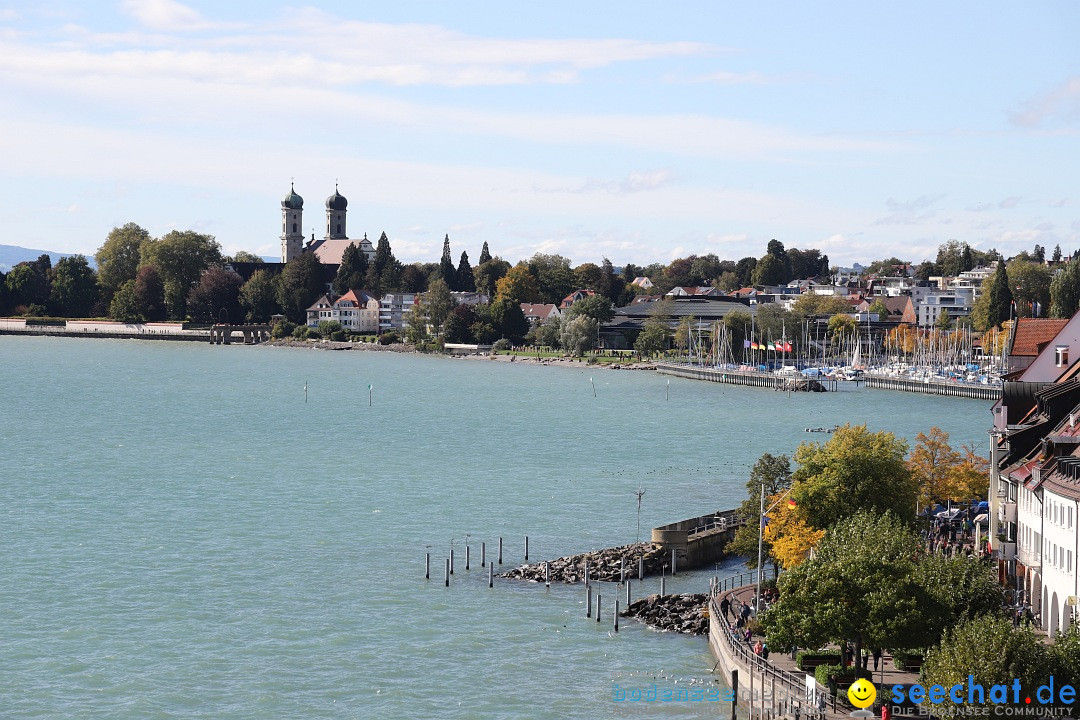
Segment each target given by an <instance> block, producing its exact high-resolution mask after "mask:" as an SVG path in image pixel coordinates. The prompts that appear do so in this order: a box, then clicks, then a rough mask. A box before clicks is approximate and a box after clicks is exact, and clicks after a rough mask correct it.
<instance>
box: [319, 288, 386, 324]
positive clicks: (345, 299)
mask: <svg viewBox="0 0 1080 720" xmlns="http://www.w3.org/2000/svg"><path fill="white" fill-rule="evenodd" d="M322 320H336V321H337V322H339V323H341V326H342V327H343V328H344V329H346V330H349V331H350V332H355V333H376V332H378V330H379V301H378V299H377V298H375V297H373V296H371V295H369V294H367V293H366V292H364V291H363V290H350V291H349V292H347V293H345V294H344V295H342V296H341V297H339V298H338V299H337V300H331V299H330V296H329V295H323V296H322V297H320V298H319V299H318V300H316V301H315V302H314V303H313V304H312V305H311V307H309V308H308V309H307V324H308V326H310V327H316V326H317V325H318V324H319V322H320V321H322Z"/></svg>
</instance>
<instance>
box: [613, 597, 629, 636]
mask: <svg viewBox="0 0 1080 720" xmlns="http://www.w3.org/2000/svg"><path fill="white" fill-rule="evenodd" d="M627 587H629V586H627ZM613 623H614V624H615V632H619V599H618V598H615V619H614V620H613Z"/></svg>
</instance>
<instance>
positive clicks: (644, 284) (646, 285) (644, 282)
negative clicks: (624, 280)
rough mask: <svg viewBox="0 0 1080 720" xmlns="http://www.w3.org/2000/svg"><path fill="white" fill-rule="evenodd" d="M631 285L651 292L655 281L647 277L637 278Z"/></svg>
mask: <svg viewBox="0 0 1080 720" xmlns="http://www.w3.org/2000/svg"><path fill="white" fill-rule="evenodd" d="M630 284H631V285H637V286H638V287H639V288H641V289H642V290H651V289H652V286H653V281H652V280H650V279H649V278H647V277H636V278H634V281H633V282H632V283H630Z"/></svg>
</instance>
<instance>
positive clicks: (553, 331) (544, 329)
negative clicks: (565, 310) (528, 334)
mask: <svg viewBox="0 0 1080 720" xmlns="http://www.w3.org/2000/svg"><path fill="white" fill-rule="evenodd" d="M535 337H536V342H537V343H538V344H540V345H546V346H548V347H550V348H558V347H562V345H561V344H560V342H561V341H560V338H561V337H562V318H552V319H550V320H548V321H547V322H546V323H543V324H542V325H540V326H539V327H537V328H536V334H535Z"/></svg>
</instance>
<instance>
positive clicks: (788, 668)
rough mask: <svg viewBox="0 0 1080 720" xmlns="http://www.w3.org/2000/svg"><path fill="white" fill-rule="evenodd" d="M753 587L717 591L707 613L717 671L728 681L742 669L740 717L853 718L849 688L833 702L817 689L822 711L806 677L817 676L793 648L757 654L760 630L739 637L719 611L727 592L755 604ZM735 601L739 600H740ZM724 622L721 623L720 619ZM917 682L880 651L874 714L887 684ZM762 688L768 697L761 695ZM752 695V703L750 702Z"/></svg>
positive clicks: (767, 719)
mask: <svg viewBox="0 0 1080 720" xmlns="http://www.w3.org/2000/svg"><path fill="white" fill-rule="evenodd" d="M754 592H755V586H754V585H753V584H750V585H743V586H740V587H736V588H734V589H730V590H724V591H722V592H719V593H717V594H716V595H715V596H714V600H713V602H712V603H711V604H710V607H709V613H710V616H711V618H712V622H711V627H710V630H709V645H710V647H711V649H712V651H713V655H714V656H716V657H717V658H718V661H717V670H718V671H722V672H723V674H724V675H725V680H726V681H727V682H728V683H729V684H730V682H731V671H732V670H737V671H738V673H739V703H738V706H739V709H740V716H741V715H742V713H747V714H748V715H749V717H750V718H751V720H757V719H758V718H760V720H773V719H775V718H795V717H799V718H811V719H812V718H822V717H823V718H824V720H840V719H841V718H849V717H850V713H851V711H852V710H854V709H855V708H853V707H851V705H849V704H848V702H847V688H846V687H840V688H839V691H838V692H837V697H836V701H835V704H834V703H833V700H832V698H831V697H829V696H828V688H818V692H824V693H825V694H826V706H825V712H824V716H822V714H821V712H820V711H819V710H818V709H817V707H816V703H815V702H814V699H813V698H811V697H809V692H808V687H811V686H812V684H810V683H808V682H807V677H808V676H809V677H813V674H812V673H806V672H804V671H802V670H800V669H799V668H798V666H797V665H796V664H795V660H794V658H792V656H791V654H790V653H787V652H777V651H772V652H770V654H769V659H768V660H763V659H762V658H761V657H759V656H757V655H754V652H753V647H754V644H755V643H756V642H757V641H759V640H760V641H761V642H763V643H764V642H765V638H764V637H763V636H761V635H755V636H753V637H751V639H750V642H749V643H747V642H746V641H745V640H742V639H737V638H736V637H735V635H734V634H733V633H732V631H731V630H729V629H728V627H727V626H728V623H727V621H726V620H723V618H722V616H721V614H720V610H719V607H720V603H721V601H722V600H723V598H724V597H725V596H726V597H727V598H728V599H729V601H731V602H732V605H733V606H741V605H742V604H747V605H750V606H753V603H754ZM736 601H737V602H738V605H736ZM718 619H719V620H720V621H722V622H718V621H717V620H718ZM731 620H734V611H731ZM869 668H870V669H873V660H872V659H871V660H870V663H869ZM918 681H919V675H918V673H917V672H907V671H904V670H898V669H897V668H896V667H895V666H894V665H893V659H892V656H891V655H889V654H888V653H886V654H884V655H883V656H882V659H881V662H880V664H879V665H878V670H877V671H876V672H874V678H873V682H874V684H875V685H876V686H877V688H878V700H877V702H876V703H875V704H874V706H873V708H872V709H873V710H874V711H875V714H877V715H879V716H880V708H881V701H882V699H883V698H885V697H887V691H888V688H891V687H892V686H893V685H896V684H900V685H911V684H913V683H917V682H918ZM763 689H764V698H763V697H762V696H763V692H762V691H763ZM750 698H754V702H753V703H751V702H749V699H750Z"/></svg>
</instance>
